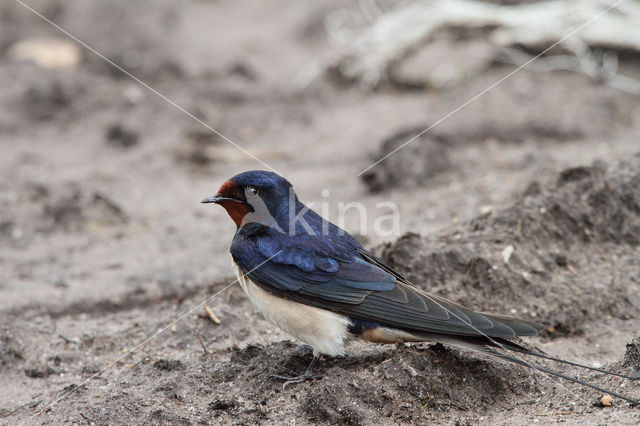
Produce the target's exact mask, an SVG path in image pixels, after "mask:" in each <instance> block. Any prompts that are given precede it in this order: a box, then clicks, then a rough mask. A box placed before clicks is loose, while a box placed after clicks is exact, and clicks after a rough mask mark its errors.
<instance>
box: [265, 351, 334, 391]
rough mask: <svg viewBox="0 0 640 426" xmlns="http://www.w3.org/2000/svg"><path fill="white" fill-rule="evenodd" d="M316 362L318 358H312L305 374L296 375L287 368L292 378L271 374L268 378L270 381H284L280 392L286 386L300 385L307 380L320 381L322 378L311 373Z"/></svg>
mask: <svg viewBox="0 0 640 426" xmlns="http://www.w3.org/2000/svg"><path fill="white" fill-rule="evenodd" d="M317 361H318V358H317V357H315V356H314V357H313V360H311V364H309V366H308V367H307V369H306V370H305V372H304V373H302V374H297V373H296V372H295V371H293V370H290V369H288V368H287V371H288V372H289V373H291V374H292V377H287V376H279V375H276V374H272V375H271V376H270V377H271V378H272V379H277V380H284V381H285V382H284V383H283V384H282V390H285V389H286V388H287V386H289V385H293V384H297V383H302V382H304V381H307V380H313V379H321V378H322V377H323V376H322V375H321V374H320V375H319V374H313V373H312V370H313V366H314V365H315V364H316V362H317Z"/></svg>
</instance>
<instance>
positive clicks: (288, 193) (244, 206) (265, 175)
mask: <svg viewBox="0 0 640 426" xmlns="http://www.w3.org/2000/svg"><path fill="white" fill-rule="evenodd" d="M290 199H292V200H290ZM290 201H291V202H296V201H297V198H296V196H295V193H294V192H293V187H292V185H291V183H289V181H288V180H286V179H285V178H283V177H282V176H280V175H278V174H276V173H273V172H267V171H264V170H251V171H248V172H243V173H240V174H238V175H235V176H234V177H232V178H231V179H229V180H227V181H226V182H224V183H223V184H222V186H221V187H220V189H219V190H218V193H217V194H216V195H213V196H211V197H209V198H205V199H204V200H202V202H203V203H216V204H220V205H221V206H222V207H224V209H225V210H226V211H227V213H228V214H229V216H230V217H231V219H233V221H234V222H235V224H236V225H237V226H238V227H240V226H242V225H245V224H247V223H252V222H255V223H259V224H262V225H266V226H275V225H277V224H278V222H277V220H276V219H277V218H279V217H282V216H283V215H286V214H287V212H288V209H289V203H290Z"/></svg>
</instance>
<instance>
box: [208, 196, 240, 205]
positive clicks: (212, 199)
mask: <svg viewBox="0 0 640 426" xmlns="http://www.w3.org/2000/svg"><path fill="white" fill-rule="evenodd" d="M223 201H234V202H236V203H241V201H240V200H236V199H235V198H229V197H223V196H221V195H219V194H216V195H212V196H211V197H208V198H205V199H204V200H202V201H200V202H201V203H216V204H220V203H221V202H223Z"/></svg>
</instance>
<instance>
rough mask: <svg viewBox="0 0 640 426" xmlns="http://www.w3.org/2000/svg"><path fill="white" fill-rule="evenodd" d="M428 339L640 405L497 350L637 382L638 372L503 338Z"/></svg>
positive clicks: (437, 336) (463, 337)
mask: <svg viewBox="0 0 640 426" xmlns="http://www.w3.org/2000/svg"><path fill="white" fill-rule="evenodd" d="M423 337H425V338H426V337H427V336H423ZM428 338H429V339H430V340H431V341H436V342H440V343H444V344H448V345H452V346H457V347H460V348H462V349H467V350H471V351H474V352H480V353H484V354H487V355H490V356H494V357H496V358H500V359H504V360H506V361H509V362H512V363H514V364H518V365H522V366H525V367H529V368H532V369H534V370H537V371H540V372H542V373H546V374H549V375H552V376H556V377H560V378H562V379H565V380H568V381H571V382H574V383H577V384H579V385H582V386H587V387H590V388H592V389H595V390H597V391H599V392H603V393H607V394H609V395H611V396H614V397H617V398H620V399H623V400H625V401H627V402H630V403H631V404H634V405H640V400H637V399H633V398H630V397H627V396H624V395H622V394H620V393H618V392H615V391H612V390H609V389H605V388H603V387H600V386H598V385H595V384H593V383H589V382H585V381H584V380H580V379H578V378H576V377H573V376H569V375H568V374H564V373H561V372H559V371H555V370H552V369H550V368H546V367H542V366H540V365H537V364H534V363H531V362H528V361H525V360H523V359H520V358H517V357H515V356H512V355H509V354H505V353H503V352H499V351H498V350H496V349H503V350H508V351H512V352H516V353H522V354H524V355H531V356H535V357H538V358H543V359H548V360H550V361H554V362H559V363H562V364H568V365H572V366H575V367H580V368H584V369H587V370H593V371H597V372H599V373H604V374H608V375H611V376H618V377H623V378H625V379H631V380H636V379H639V378H640V372H636V373H635V374H633V375H631V376H627V375H624V374H620V373H615V372H613V371H608V370H604V369H602V368H596V367H590V366H588V365H583V364H579V363H577V362H573V361H567V360H564V359H560V358H556V357H553V356H550V355H546V354H543V353H540V352H535V351H531V350H529V349H527V348H525V347H523V346H520V345H518V344H517V343H514V342H511V341H509V340H507V339H503V338H486V337H480V336H447V335H429V336H428ZM425 340H426V339H425Z"/></svg>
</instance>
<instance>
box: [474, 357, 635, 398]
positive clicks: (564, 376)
mask: <svg viewBox="0 0 640 426" xmlns="http://www.w3.org/2000/svg"><path fill="white" fill-rule="evenodd" d="M482 351H483V352H485V353H487V354H489V355H493V356H495V357H497V358H501V359H504V360H507V361H510V362H513V363H514V364H520V365H523V366H525V367H530V368H533V369H535V370H538V371H541V372H543V373H547V374H551V375H552V376H556V377H560V378H563V379H565V380H569V381H571V382H574V383H578V384H580V385H583V386H587V387H590V388H591V389H595V390H597V391H599V392H603V393H608V394H609V395H611V396H615V397H617V398H620V399H624V400H625V401H627V402H630V403H631V404H634V405H640V401H638V400H636V399H633V398H629V397H627V396H624V395H622V394H619V393H617V392H614V391H611V390H608V389H604V388H601V387H600V386H596V385H594V384H591V383H589V382H585V381H582V380H580V379H577V378H575V377H572V376H568V375H566V374H563V373H560V372H557V371H554V370H550V369H548V368H545V367H541V366H539V365H536V364H530V363H528V362H526V361H523V360H521V359H518V358H514V357H512V356H510V355H506V354H503V353H501V352H498V351H495V350H493V349H489V348H484V349H482Z"/></svg>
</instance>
